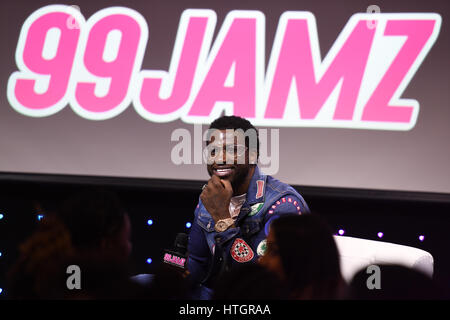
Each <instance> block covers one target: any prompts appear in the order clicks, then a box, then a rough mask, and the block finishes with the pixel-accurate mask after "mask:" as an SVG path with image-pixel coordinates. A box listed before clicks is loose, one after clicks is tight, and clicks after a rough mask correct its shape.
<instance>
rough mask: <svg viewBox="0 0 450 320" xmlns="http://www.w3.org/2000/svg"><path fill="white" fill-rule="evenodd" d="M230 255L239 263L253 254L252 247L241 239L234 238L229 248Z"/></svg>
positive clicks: (248, 259)
mask: <svg viewBox="0 0 450 320" xmlns="http://www.w3.org/2000/svg"><path fill="white" fill-rule="evenodd" d="M230 254H231V257H232V258H233V259H234V260H236V261H237V262H239V263H244V262H249V261H250V260H252V259H253V256H254V255H255V254H254V253H253V250H252V248H250V246H249V245H248V244H247V243H246V242H245V241H244V240H242V239H240V238H237V239H236V240H234V243H233V245H232V246H231V250H230Z"/></svg>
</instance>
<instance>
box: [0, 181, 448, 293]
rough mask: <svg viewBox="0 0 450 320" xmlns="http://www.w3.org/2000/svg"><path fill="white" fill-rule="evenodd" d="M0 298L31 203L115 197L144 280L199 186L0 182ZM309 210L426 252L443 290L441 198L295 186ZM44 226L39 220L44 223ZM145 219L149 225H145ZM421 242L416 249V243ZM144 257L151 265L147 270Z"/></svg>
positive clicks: (349, 231)
mask: <svg viewBox="0 0 450 320" xmlns="http://www.w3.org/2000/svg"><path fill="white" fill-rule="evenodd" d="M0 181H1V182H0V213H2V214H3V215H4V218H3V219H2V220H0V252H2V256H1V257H0V288H3V289H4V291H3V293H2V294H1V295H0V299H6V298H7V291H6V290H5V277H6V271H7V270H8V268H9V267H10V266H11V264H12V263H13V262H14V261H15V259H16V258H17V253H18V245H19V244H20V243H21V242H22V241H23V240H24V239H25V238H26V237H27V236H29V235H30V234H31V232H32V231H33V230H34V229H35V228H36V226H37V224H38V223H39V222H38V220H37V215H38V214H40V213H42V212H38V211H37V210H36V208H35V204H36V203H45V204H47V205H50V207H51V206H52V205H54V206H57V205H58V203H59V202H60V201H61V200H62V199H64V198H65V197H67V196H68V195H70V194H71V193H73V192H76V191H78V190H81V189H83V188H86V187H90V186H99V187H103V188H106V189H108V190H111V191H114V192H116V193H117V194H118V195H119V197H120V199H121V200H122V202H123V203H124V205H125V207H126V208H127V210H128V212H129V215H130V218H131V223H132V242H133V253H132V270H133V273H134V274H139V273H152V272H153V271H154V270H155V267H157V266H158V265H159V264H160V263H162V262H161V259H162V256H163V250H164V249H165V248H169V249H170V248H171V247H172V246H173V242H174V240H175V236H176V234H177V233H179V232H189V229H188V228H186V222H189V221H192V219H193V211H194V209H195V206H196V204H197V199H198V196H199V194H200V189H201V186H202V185H203V183H204V182H203V181H181V180H180V181H176V180H165V181H163V180H148V179H117V178H101V177H97V178H93V177H82V176H72V177H71V176H57V175H54V176H50V175H48V176H39V175H21V176H17V175H16V176H8V175H2V176H1V177H0ZM296 189H297V190H299V191H300V192H301V193H302V195H303V196H304V198H305V199H306V201H307V202H308V205H309V206H310V208H311V210H312V211H313V212H314V213H316V214H321V215H323V216H324V217H325V218H326V220H327V221H328V222H329V224H330V225H331V227H332V229H333V230H334V231H335V232H336V233H337V231H338V230H339V229H341V228H342V229H344V230H345V235H346V236H353V237H361V238H365V239H372V240H380V239H379V238H378V237H377V233H378V232H380V231H381V232H383V233H384V237H383V239H382V241H387V242H393V243H398V244H403V245H409V246H413V247H417V248H420V249H424V250H426V251H428V252H430V253H431V254H432V255H433V257H434V260H435V272H434V277H435V279H436V280H437V281H438V282H439V283H440V284H441V285H442V286H443V287H444V288H445V289H446V290H447V292H449V291H448V288H450V286H449V284H450V259H449V256H448V254H447V252H448V244H449V243H450V233H449V231H448V226H449V225H450V215H449V212H450V199H449V198H448V196H446V195H437V194H430V195H427V194H413V193H406V192H405V193H401V192H388V191H386V192H380V191H373V190H351V189H331V188H313V187H298V186H297V187H296ZM44 219H45V218H44ZM148 219H152V220H153V225H151V226H149V225H148V224H147V220H148ZM420 234H423V235H425V241H423V242H420V241H419V240H418V236H419V235H420ZM147 258H151V259H152V260H153V262H152V263H151V264H147V263H146V260H147Z"/></svg>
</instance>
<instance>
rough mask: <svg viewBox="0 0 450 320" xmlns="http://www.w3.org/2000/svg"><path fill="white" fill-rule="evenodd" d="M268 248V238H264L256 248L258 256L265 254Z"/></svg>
mask: <svg viewBox="0 0 450 320" xmlns="http://www.w3.org/2000/svg"><path fill="white" fill-rule="evenodd" d="M266 250H267V240H266V239H264V240H263V241H261V242H260V243H259V244H258V248H256V254H257V255H258V256H263V255H264V254H265V253H266Z"/></svg>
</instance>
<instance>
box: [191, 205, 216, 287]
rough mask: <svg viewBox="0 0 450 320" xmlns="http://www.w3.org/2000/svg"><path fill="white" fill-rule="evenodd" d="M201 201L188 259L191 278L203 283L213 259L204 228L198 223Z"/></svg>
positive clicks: (195, 217)
mask: <svg viewBox="0 0 450 320" xmlns="http://www.w3.org/2000/svg"><path fill="white" fill-rule="evenodd" d="M200 205H201V201H200V200H199V204H198V205H197V208H196V209H195V212H194V223H192V227H191V231H190V232H189V238H188V261H187V268H188V270H189V273H190V278H191V280H192V281H193V282H194V283H201V281H202V280H203V279H204V278H205V277H206V275H207V272H208V268H209V265H210V260H211V252H210V250H209V247H208V243H207V241H206V237H205V235H204V233H203V231H202V228H201V227H200V225H199V224H198V223H197V219H198V211H199V206H200Z"/></svg>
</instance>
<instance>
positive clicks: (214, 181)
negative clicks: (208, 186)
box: [209, 175, 222, 188]
mask: <svg viewBox="0 0 450 320" xmlns="http://www.w3.org/2000/svg"><path fill="white" fill-rule="evenodd" d="M209 181H211V183H212V185H214V186H216V187H218V188H222V183H221V182H222V179H220V178H219V177H218V176H216V175H214V176H212V177H211V179H210V180H209Z"/></svg>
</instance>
